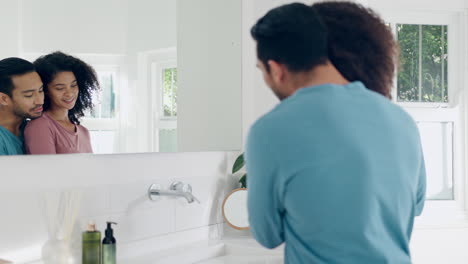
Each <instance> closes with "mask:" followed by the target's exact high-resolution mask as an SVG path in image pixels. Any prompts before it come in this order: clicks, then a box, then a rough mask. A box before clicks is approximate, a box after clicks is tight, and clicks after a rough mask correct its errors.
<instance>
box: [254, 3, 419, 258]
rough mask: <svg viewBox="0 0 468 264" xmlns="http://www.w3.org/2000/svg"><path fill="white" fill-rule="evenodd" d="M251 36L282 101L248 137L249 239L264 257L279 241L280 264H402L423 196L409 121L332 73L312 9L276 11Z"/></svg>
mask: <svg viewBox="0 0 468 264" xmlns="http://www.w3.org/2000/svg"><path fill="white" fill-rule="evenodd" d="M251 33H252V36H253V38H254V39H255V41H256V42H257V57H258V63H257V65H258V67H259V68H260V70H261V71H262V73H263V77H264V79H265V82H266V84H267V85H268V86H269V87H270V88H271V89H272V91H273V92H274V93H275V94H276V96H277V97H278V98H279V99H280V100H282V101H281V103H280V104H279V105H277V106H276V107H275V108H274V109H273V110H272V111H270V112H269V113H267V114H266V115H264V116H263V117H261V118H260V119H259V120H258V121H256V122H255V124H254V125H253V126H252V128H251V129H250V132H249V136H248V141H247V149H246V164H247V171H248V174H249V177H248V179H247V181H248V184H247V186H248V188H249V196H248V211H249V220H250V226H251V231H252V234H253V235H254V237H255V238H256V239H257V241H258V242H259V243H261V244H262V245H264V246H265V247H268V248H274V247H277V246H278V245H280V244H282V243H283V242H284V243H285V262H286V263H294V264H296V263H327V264H333V263H346V264H348V263H359V264H361V263H363V264H364V263H411V258H410V252H409V245H408V244H409V240H410V236H411V232H412V227H413V221H414V217H415V216H416V215H419V214H420V213H421V211H422V208H423V205H424V196H425V167H424V160H423V155H422V150H421V143H420V138H419V133H418V128H417V126H416V124H415V123H414V121H413V120H412V119H411V117H410V116H409V115H408V114H407V113H406V112H405V111H404V110H402V109H401V108H400V107H398V106H397V105H395V104H393V103H391V101H390V100H388V98H386V97H384V96H383V95H381V94H379V93H376V92H374V91H371V90H369V89H366V87H365V86H364V85H363V84H362V83H361V82H349V81H348V80H347V79H346V78H345V77H343V75H342V74H341V73H340V72H339V71H338V70H337V69H336V68H335V66H334V65H333V64H332V63H331V62H330V59H329V55H328V49H327V32H326V29H325V26H324V25H323V24H322V22H321V20H320V18H319V17H318V15H317V13H316V11H315V10H314V8H311V7H309V6H306V5H304V4H298V3H294V4H288V5H284V6H281V7H278V8H275V9H273V10H271V11H269V12H268V13H267V14H266V15H265V16H264V17H262V18H261V19H260V20H259V21H258V22H257V24H256V25H255V26H254V27H253V28H252V30H251Z"/></svg>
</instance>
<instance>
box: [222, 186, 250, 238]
mask: <svg viewBox="0 0 468 264" xmlns="http://www.w3.org/2000/svg"><path fill="white" fill-rule="evenodd" d="M222 208H223V216H224V219H225V220H226V223H227V224H228V225H229V226H230V227H232V228H234V229H238V230H247V229H249V216H248V212H247V189H246V188H239V189H235V190H233V191H232V192H231V193H229V194H228V195H227V196H226V198H225V199H224V202H223V206H222Z"/></svg>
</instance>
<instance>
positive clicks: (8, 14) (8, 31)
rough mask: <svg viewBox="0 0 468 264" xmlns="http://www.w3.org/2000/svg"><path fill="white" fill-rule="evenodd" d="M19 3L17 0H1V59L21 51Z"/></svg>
mask: <svg viewBox="0 0 468 264" xmlns="http://www.w3.org/2000/svg"><path fill="white" fill-rule="evenodd" d="M18 5H19V3H18V2H17V1H9V0H0V6H1V7H2V8H0V32H1V33H2V43H1V46H0V47H1V48H0V59H4V58H8V57H13V56H16V55H17V54H18V52H19V50H18V47H19V42H20V35H19V30H18V20H19V19H18Z"/></svg>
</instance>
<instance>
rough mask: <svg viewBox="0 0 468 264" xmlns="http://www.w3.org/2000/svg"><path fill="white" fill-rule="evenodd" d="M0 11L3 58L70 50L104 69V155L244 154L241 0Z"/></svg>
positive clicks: (98, 135)
mask: <svg viewBox="0 0 468 264" xmlns="http://www.w3.org/2000/svg"><path fill="white" fill-rule="evenodd" d="M0 5H1V8H0V10H1V11H0V12H1V14H2V15H1V16H0V30H1V31H2V32H3V33H4V36H11V37H10V40H9V41H7V43H5V44H2V50H0V59H3V58H7V57H21V58H24V59H27V60H29V61H34V60H35V59H36V58H38V57H39V56H41V55H45V54H48V53H51V52H53V51H57V50H60V51H62V52H64V53H67V54H70V55H72V56H75V57H78V58H80V59H81V60H83V61H85V62H87V63H88V64H90V65H91V66H93V68H94V69H95V70H96V72H97V74H98V77H99V80H100V84H101V91H100V92H99V94H96V95H94V99H93V101H94V102H95V107H94V111H93V112H90V113H88V114H87V115H86V116H85V117H84V118H83V119H82V120H81V124H82V125H83V126H84V127H86V128H87V129H88V130H89V131H90V136H91V144H92V148H93V152H94V153H97V154H99V153H135V152H180V151H225V150H239V149H241V146H242V127H241V123H242V120H241V115H242V112H241V0H230V1H217V0H177V1H176V0H139V1H130V0H100V1H94V0H83V1H62V0H41V1H36V0H21V1H2V2H1V4H0ZM220 21H222V22H220ZM4 45H5V46H4Z"/></svg>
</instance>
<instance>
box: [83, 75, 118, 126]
mask: <svg viewBox="0 0 468 264" xmlns="http://www.w3.org/2000/svg"><path fill="white" fill-rule="evenodd" d="M97 74H98V78H99V84H100V85H101V91H100V92H99V93H98V94H94V95H93V103H94V109H93V111H92V113H87V114H86V116H88V117H94V118H114V117H115V75H114V73H112V72H98V73H97Z"/></svg>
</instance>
